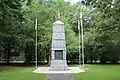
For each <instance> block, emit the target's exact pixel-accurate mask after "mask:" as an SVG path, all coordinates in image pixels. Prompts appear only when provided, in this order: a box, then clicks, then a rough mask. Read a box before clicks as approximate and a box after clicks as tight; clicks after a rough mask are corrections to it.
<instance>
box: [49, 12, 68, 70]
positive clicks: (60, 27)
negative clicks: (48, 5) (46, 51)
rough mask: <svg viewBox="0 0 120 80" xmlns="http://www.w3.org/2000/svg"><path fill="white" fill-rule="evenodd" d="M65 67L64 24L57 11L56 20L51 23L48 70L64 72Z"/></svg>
mask: <svg viewBox="0 0 120 80" xmlns="http://www.w3.org/2000/svg"><path fill="white" fill-rule="evenodd" d="M67 67H68V66H67V61H66V42H65V30H64V23H63V22H61V21H60V13H59V10H58V20H57V21H55V22H54V23H53V34H52V48H51V65H50V70H52V71H64V70H67Z"/></svg>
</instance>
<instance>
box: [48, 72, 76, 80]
mask: <svg viewBox="0 0 120 80" xmlns="http://www.w3.org/2000/svg"><path fill="white" fill-rule="evenodd" d="M47 80H74V79H73V77H72V74H68V73H60V74H48V77H47Z"/></svg>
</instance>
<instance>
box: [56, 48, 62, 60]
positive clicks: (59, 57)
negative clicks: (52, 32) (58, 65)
mask: <svg viewBox="0 0 120 80" xmlns="http://www.w3.org/2000/svg"><path fill="white" fill-rule="evenodd" d="M55 60H63V50H55Z"/></svg>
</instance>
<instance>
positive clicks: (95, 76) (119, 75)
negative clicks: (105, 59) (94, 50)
mask: <svg viewBox="0 0 120 80" xmlns="http://www.w3.org/2000/svg"><path fill="white" fill-rule="evenodd" d="M86 68H89V70H88V71H87V72H84V73H79V74H73V77H74V78H75V80H120V65H86Z"/></svg>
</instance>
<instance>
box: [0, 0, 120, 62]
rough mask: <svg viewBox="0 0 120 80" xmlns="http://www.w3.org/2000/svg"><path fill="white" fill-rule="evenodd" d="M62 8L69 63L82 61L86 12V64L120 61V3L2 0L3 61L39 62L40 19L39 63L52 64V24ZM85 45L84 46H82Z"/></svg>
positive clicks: (110, 0)
mask: <svg viewBox="0 0 120 80" xmlns="http://www.w3.org/2000/svg"><path fill="white" fill-rule="evenodd" d="M57 9H60V13H61V21H63V22H64V24H65V30H66V45H67V60H68V61H71V62H76V61H78V58H79V53H78V52H79V41H78V18H79V15H80V12H82V13H83V26H84V40H85V41H84V46H85V47H84V49H85V62H86V63H87V61H90V63H93V62H97V61H100V63H108V61H109V62H110V63H118V62H119V61H120V0H88V1H87V2H86V3H85V2H84V1H83V2H82V3H80V2H78V3H75V4H73V5H71V4H70V2H65V1H64V0H0V62H3V61H6V62H5V63H10V61H24V62H25V63H29V62H31V61H35V19H36V18H37V19H38V61H47V62H49V58H50V54H51V37H52V25H53V22H54V21H56V20H57ZM80 44H81V43H80Z"/></svg>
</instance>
